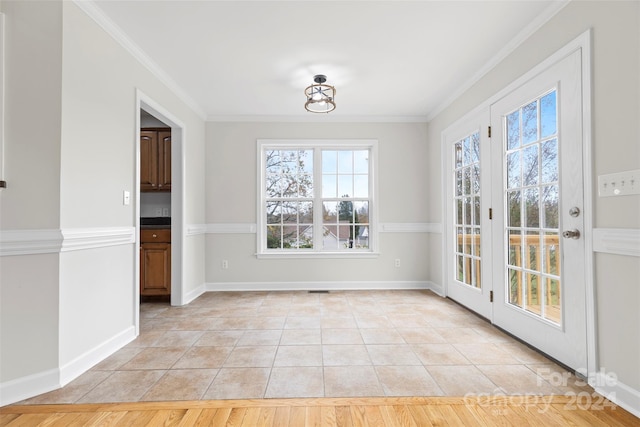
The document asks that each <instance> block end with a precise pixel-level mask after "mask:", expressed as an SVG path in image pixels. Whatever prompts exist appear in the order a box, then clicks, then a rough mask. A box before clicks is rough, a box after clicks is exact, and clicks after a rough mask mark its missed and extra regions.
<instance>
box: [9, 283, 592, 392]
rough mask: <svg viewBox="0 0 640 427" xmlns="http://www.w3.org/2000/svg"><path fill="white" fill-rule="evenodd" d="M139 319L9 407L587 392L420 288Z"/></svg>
mask: <svg viewBox="0 0 640 427" xmlns="http://www.w3.org/2000/svg"><path fill="white" fill-rule="evenodd" d="M140 319H141V321H140V330H141V333H140V336H139V337H138V338H137V339H136V340H135V341H133V342H131V343H130V344H129V345H127V346H126V347H124V348H122V349H121V350H120V351H118V352H116V353H115V354H113V355H112V356H111V357H109V358H108V359H106V360H104V361H103V362H101V363H99V364H98V365H96V366H95V367H94V368H93V369H91V370H90V371H88V372H86V373H85V374H83V375H81V376H80V377H79V378H77V379H76V380H75V381H73V382H71V383H70V384H68V385H66V386H65V387H63V388H62V389H60V390H55V391H53V392H50V393H46V394H43V395H40V396H37V397H34V398H32V399H29V400H26V401H24V402H21V403H23V404H24V403H27V404H43V403H99V402H132V401H162V400H198V399H247V398H285V397H358V396H368V397H374V396H464V395H466V394H467V393H482V394H525V393H534V394H545V395H547V394H564V393H566V392H579V391H581V390H583V389H586V390H588V391H589V392H591V391H592V390H591V389H590V388H589V387H588V386H582V388H581V384H583V383H582V382H580V381H579V380H578V379H576V378H575V377H574V376H572V375H569V374H567V373H565V371H564V369H562V368H561V367H559V366H558V365H556V364H554V363H553V362H552V361H550V360H548V359H547V358H545V357H544V356H542V355H540V354H539V353H537V352H535V351H533V350H531V349H529V348H528V347H527V346H525V345H523V344H521V343H519V342H518V341H516V340H514V339H512V338H511V337H509V336H507V335H506V334H504V333H502V332H501V331H499V330H498V329H496V328H494V327H492V326H491V325H490V324H489V323H487V322H485V321H484V320H482V319H480V318H478V317H477V316H475V315H474V314H472V313H470V312H469V311H467V310H466V309H464V308H462V307H460V306H459V305H457V304H455V303H454V302H452V301H450V300H448V299H444V298H441V297H439V296H437V295H435V294H433V293H431V292H429V291H332V292H331V293H308V292H303V291H299V292H238V293H231V292H225V293H207V294H204V295H202V296H201V297H200V298H198V299H197V300H195V301H193V302H192V303H191V304H189V305H187V306H184V307H170V306H169V305H168V304H166V303H145V304H143V305H142V306H141V307H140ZM563 375H564V376H563Z"/></svg>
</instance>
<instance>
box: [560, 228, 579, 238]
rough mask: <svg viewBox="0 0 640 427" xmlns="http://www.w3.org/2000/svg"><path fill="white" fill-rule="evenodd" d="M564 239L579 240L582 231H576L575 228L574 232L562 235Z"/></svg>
mask: <svg viewBox="0 0 640 427" xmlns="http://www.w3.org/2000/svg"><path fill="white" fill-rule="evenodd" d="M562 237H564V238H565V239H579V238H580V231H578V230H576V229H575V228H574V229H573V230H567V231H565V232H563V233H562Z"/></svg>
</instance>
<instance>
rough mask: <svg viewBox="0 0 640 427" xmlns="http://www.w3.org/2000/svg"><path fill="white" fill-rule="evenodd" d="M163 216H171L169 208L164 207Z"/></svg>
mask: <svg viewBox="0 0 640 427" xmlns="http://www.w3.org/2000/svg"><path fill="white" fill-rule="evenodd" d="M162 216H169V208H162Z"/></svg>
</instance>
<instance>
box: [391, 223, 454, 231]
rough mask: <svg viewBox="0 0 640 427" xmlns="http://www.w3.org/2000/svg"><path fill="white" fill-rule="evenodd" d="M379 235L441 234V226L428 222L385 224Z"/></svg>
mask: <svg viewBox="0 0 640 427" xmlns="http://www.w3.org/2000/svg"><path fill="white" fill-rule="evenodd" d="M380 232H381V233H442V224H440V223H429V222H385V223H383V224H380Z"/></svg>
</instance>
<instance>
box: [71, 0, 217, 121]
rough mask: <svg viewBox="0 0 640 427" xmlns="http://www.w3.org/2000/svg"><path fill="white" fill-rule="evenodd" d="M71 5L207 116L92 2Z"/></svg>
mask: <svg viewBox="0 0 640 427" xmlns="http://www.w3.org/2000/svg"><path fill="white" fill-rule="evenodd" d="M73 3H74V4H75V5H76V6H78V7H79V8H80V10H82V11H83V12H84V13H86V14H87V15H88V16H89V17H90V18H91V19H93V20H94V21H95V22H96V24H98V25H99V26H100V27H101V28H102V29H103V30H104V31H105V32H106V33H107V34H108V35H110V36H111V37H113V39H114V40H115V41H116V42H118V43H119V44H120V45H121V46H122V47H123V48H124V49H125V50H126V51H127V52H129V53H130V54H131V56H133V57H134V58H135V59H137V60H138V61H139V62H140V63H141V64H142V65H143V66H144V67H146V68H147V70H149V71H150V72H151V74H153V75H154V76H155V77H156V78H157V79H158V80H160V82H161V83H163V84H164V85H165V86H167V87H168V88H169V90H171V91H172V92H173V93H174V94H175V95H176V96H177V97H178V98H179V99H180V100H181V101H182V102H184V103H185V104H186V105H187V106H188V107H189V108H191V109H192V110H193V111H194V112H195V113H196V114H197V115H198V116H199V117H200V118H201V119H202V120H205V119H206V117H207V114H206V113H205V111H204V110H203V109H202V107H201V106H200V105H199V104H198V103H197V102H196V101H195V100H194V99H193V98H191V96H189V95H188V94H187V92H185V91H184V90H183V89H182V88H181V87H180V86H179V85H178V84H177V83H176V82H175V80H173V79H172V78H171V77H169V75H168V74H167V73H166V72H165V71H164V70H163V69H162V68H161V67H160V66H159V65H158V64H157V63H156V62H155V61H154V60H153V59H151V57H149V55H147V54H146V52H144V51H143V50H142V49H141V48H140V46H138V45H137V44H136V43H134V42H133V41H132V40H131V39H130V38H129V36H128V35H127V34H126V33H125V32H124V31H123V30H122V29H121V28H120V27H119V26H118V25H116V23H115V22H113V21H112V20H111V19H110V18H109V17H108V16H107V15H106V14H105V13H104V12H103V11H102V9H100V7H98V6H96V4H95V3H94V2H93V1H92V0H73Z"/></svg>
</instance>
